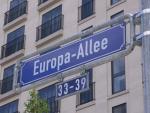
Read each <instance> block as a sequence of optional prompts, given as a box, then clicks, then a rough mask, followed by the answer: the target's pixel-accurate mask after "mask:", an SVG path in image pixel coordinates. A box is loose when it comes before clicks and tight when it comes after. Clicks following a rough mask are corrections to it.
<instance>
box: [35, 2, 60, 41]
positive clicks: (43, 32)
mask: <svg viewBox="0 0 150 113" xmlns="http://www.w3.org/2000/svg"><path fill="white" fill-rule="evenodd" d="M62 26H63V15H62V5H60V6H58V7H56V8H55V9H53V10H51V11H49V12H47V13H46V14H44V15H43V16H42V25H41V26H39V27H37V41H38V40H40V39H42V38H45V37H46V36H48V35H51V34H53V33H54V32H56V31H58V30H60V29H62Z"/></svg>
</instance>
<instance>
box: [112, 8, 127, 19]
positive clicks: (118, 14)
mask: <svg viewBox="0 0 150 113" xmlns="http://www.w3.org/2000/svg"><path fill="white" fill-rule="evenodd" d="M123 15H124V11H123V10H122V11H120V12H118V13H116V14H114V15H112V16H111V19H114V18H116V17H119V16H123Z"/></svg>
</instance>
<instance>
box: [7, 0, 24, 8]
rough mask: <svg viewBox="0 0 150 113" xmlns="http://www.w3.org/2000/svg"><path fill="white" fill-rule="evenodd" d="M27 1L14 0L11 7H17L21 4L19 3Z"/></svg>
mask: <svg viewBox="0 0 150 113" xmlns="http://www.w3.org/2000/svg"><path fill="white" fill-rule="evenodd" d="M25 1H26V0H12V1H11V2H10V9H12V8H14V7H16V6H17V5H19V4H21V3H23V2H25Z"/></svg>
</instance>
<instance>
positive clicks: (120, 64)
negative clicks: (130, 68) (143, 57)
mask: <svg viewBox="0 0 150 113" xmlns="http://www.w3.org/2000/svg"><path fill="white" fill-rule="evenodd" d="M111 67H112V94H114V93H118V92H121V91H123V90H125V89H126V83H125V58H124V57H123V58H119V59H116V60H114V61H112V63H111Z"/></svg>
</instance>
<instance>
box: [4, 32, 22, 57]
mask: <svg viewBox="0 0 150 113" xmlns="http://www.w3.org/2000/svg"><path fill="white" fill-rule="evenodd" d="M24 45H25V35H22V36H20V37H18V38H16V39H14V40H12V41H11V42H8V43H7V44H5V45H3V46H2V48H1V49H2V53H1V55H2V56H1V58H4V57H8V56H10V55H12V54H14V53H16V52H17V51H19V50H21V49H24Z"/></svg>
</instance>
